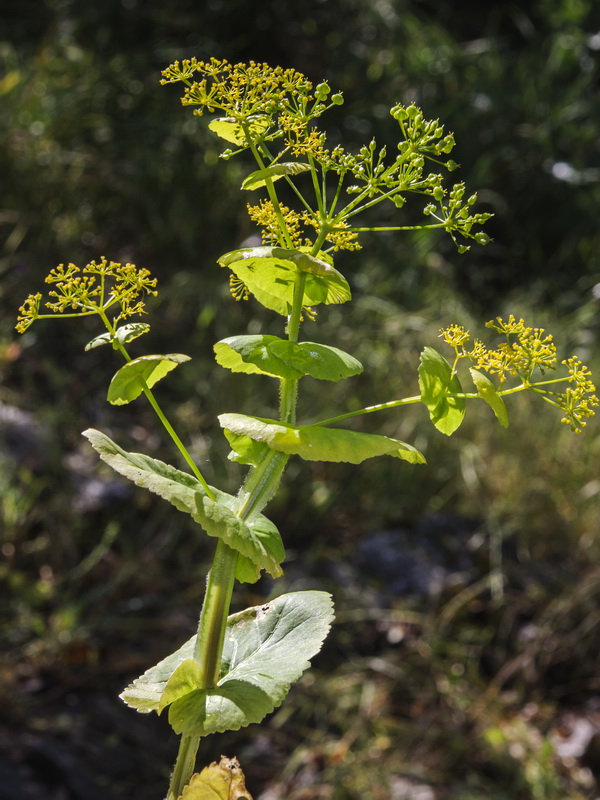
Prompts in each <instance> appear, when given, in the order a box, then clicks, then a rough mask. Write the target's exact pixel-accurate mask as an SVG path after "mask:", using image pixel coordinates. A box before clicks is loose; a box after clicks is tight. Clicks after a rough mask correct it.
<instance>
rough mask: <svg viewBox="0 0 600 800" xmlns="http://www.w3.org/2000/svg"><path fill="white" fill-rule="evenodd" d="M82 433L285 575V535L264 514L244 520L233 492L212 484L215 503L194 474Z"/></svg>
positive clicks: (133, 474) (126, 470) (109, 458)
mask: <svg viewBox="0 0 600 800" xmlns="http://www.w3.org/2000/svg"><path fill="white" fill-rule="evenodd" d="M83 435H84V436H85V437H86V438H87V439H88V440H89V442H90V444H91V445H92V447H93V448H94V450H96V452H97V453H98V454H99V455H100V458H101V459H102V460H103V461H105V462H106V463H107V464H108V465H109V466H111V467H112V468H113V469H114V470H115V472H118V473H119V474H120V475H123V476H124V477H125V478H128V479H129V480H130V481H133V483H135V484H136V486H141V487H143V488H145V489H148V490H149V491H151V492H153V493H154V494H157V495H159V496H160V497H162V498H164V499H165V500H168V501H169V503H171V504H172V505H174V506H175V508H177V509H179V511H183V512H185V513H187V514H189V515H190V516H191V517H192V519H194V521H195V522H197V523H198V524H199V525H200V526H201V527H202V528H203V529H204V530H205V531H206V533H208V535H209V536H215V537H218V538H220V539H223V541H224V542H225V544H227V545H229V547H232V548H233V549H234V550H237V551H238V552H239V553H241V554H242V555H243V556H245V557H246V558H247V559H249V560H250V561H251V562H252V563H253V564H254V565H255V567H256V568H257V569H258V571H260V570H262V569H264V570H266V571H267V572H268V573H269V574H270V575H272V576H273V577H274V578H277V577H279V576H280V575H282V574H283V573H282V569H281V566H280V564H281V562H282V561H283V559H284V558H285V551H284V549H283V543H282V541H281V536H280V535H279V531H278V530H277V528H276V527H275V525H274V524H273V523H272V522H271V521H270V520H268V519H267V518H266V517H264V516H263V515H262V514H259V515H258V516H257V517H255V518H254V519H253V520H252V521H251V522H244V521H243V520H241V519H240V518H239V517H237V516H236V514H235V512H234V511H233V508H234V505H235V502H236V499H235V497H233V496H232V495H230V494H226V493H225V492H221V491H219V490H218V489H215V488H214V487H211V491H212V493H213V494H214V496H215V498H216V502H215V500H212V499H211V498H210V497H208V495H207V494H206V492H205V490H204V488H203V486H202V484H201V483H200V482H199V481H198V480H196V478H194V476H193V475H189V474H188V473H187V472H181V471H180V470H178V469H175V467H171V466H169V465H168V464H165V463H163V462H162V461H159V460H158V459H155V458H150V456H146V455H143V454H142V453H128V452H126V451H125V450H123V449H122V448H121V447H119V445H118V444H116V443H115V442H113V441H112V440H111V439H109V437H108V436H106V435H105V434H103V433H101V432H100V431H95V430H92V429H90V430H87V431H84V434H83ZM257 577H258V576H257Z"/></svg>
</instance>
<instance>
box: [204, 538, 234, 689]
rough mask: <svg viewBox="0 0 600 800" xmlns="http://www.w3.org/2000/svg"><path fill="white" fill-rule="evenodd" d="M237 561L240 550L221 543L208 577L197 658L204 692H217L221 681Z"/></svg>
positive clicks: (221, 541) (219, 542) (220, 540)
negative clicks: (218, 683) (206, 690)
mask: <svg viewBox="0 0 600 800" xmlns="http://www.w3.org/2000/svg"><path fill="white" fill-rule="evenodd" d="M237 558H238V554H237V550H232V548H231V547H229V546H228V545H226V544H225V542H223V540H222V539H219V541H218V542H217V549H216V551H215V556H214V559H213V563H212V566H211V568H210V572H209V573H208V579H207V582H206V594H205V595H204V602H203V604H202V613H201V614H200V621H199V623H198V637H197V639H196V647H195V648H194V658H195V659H196V661H197V662H198V663H199V664H200V676H201V677H200V685H201V687H202V688H204V689H212V688H214V687H215V686H216V685H217V681H218V680H219V671H220V669H221V655H222V653H223V641H224V639H225V628H226V626H227V616H228V614H229V606H230V603H231V594H232V592H233V584H234V581H235V567H236V564H237Z"/></svg>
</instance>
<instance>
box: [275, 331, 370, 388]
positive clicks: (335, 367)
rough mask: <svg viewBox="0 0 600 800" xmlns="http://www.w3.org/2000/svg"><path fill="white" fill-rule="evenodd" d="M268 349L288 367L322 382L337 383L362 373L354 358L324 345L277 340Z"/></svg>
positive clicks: (361, 367)
mask: <svg viewBox="0 0 600 800" xmlns="http://www.w3.org/2000/svg"><path fill="white" fill-rule="evenodd" d="M269 349H270V350H271V352H272V353H273V354H274V355H275V356H277V357H278V358H279V359H281V361H283V362H285V363H286V364H287V365H288V366H291V367H295V368H296V369H297V370H298V371H301V372H302V373H303V374H304V375H309V376H310V377H311V378H317V379H318V380H322V381H339V380H342V379H343V378H351V377H352V376H353V375H359V374H360V373H361V372H362V371H363V366H362V364H361V363H360V361H358V360H357V359H356V358H354V356H351V355H349V354H348V353H345V352H344V351H343V350H339V349H338V348H337V347H331V346H330V345H326V344H317V343H316V342H300V343H299V344H294V343H293V342H288V341H287V340H285V339H277V340H276V341H275V342H273V343H272V344H271V345H270V348H269Z"/></svg>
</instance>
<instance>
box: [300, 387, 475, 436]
mask: <svg viewBox="0 0 600 800" xmlns="http://www.w3.org/2000/svg"><path fill="white" fill-rule="evenodd" d="M475 397H477V395H475ZM420 400H421V395H420V394H417V395H415V396H414V397H404V398H402V400H390V401H389V402H388V403H378V404H377V405H376V406H367V407H366V408H359V409H358V411H349V412H348V413H347V414H340V415H339V416H338V417H331V418H330V419H324V420H321V421H320V422H313V423H312V424H313V425H314V426H318V427H319V428H323V427H325V426H326V425H333V424H334V423H335V422H343V420H345V419H351V418H352V417H360V416H361V415H362V414H372V413H373V412H374V411H385V410H386V409H388V408H397V407H398V406H409V405H411V404H412V403H419V402H420Z"/></svg>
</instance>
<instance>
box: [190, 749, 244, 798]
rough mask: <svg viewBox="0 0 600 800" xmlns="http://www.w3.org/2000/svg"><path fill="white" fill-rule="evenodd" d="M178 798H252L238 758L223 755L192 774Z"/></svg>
mask: <svg viewBox="0 0 600 800" xmlns="http://www.w3.org/2000/svg"><path fill="white" fill-rule="evenodd" d="M178 800H252V797H251V796H250V793H249V792H248V790H247V789H246V782H245V778H244V773H243V772H242V769H241V767H240V764H239V761H238V760H237V758H226V757H225V756H221V760H220V761H219V763H218V764H217V762H216V761H213V763H212V764H211V765H210V766H208V767H204V769H203V770H202V772H197V773H196V774H195V775H192V777H191V779H190V782H189V783H188V785H187V786H186V787H185V789H184V790H183V793H182V794H181V795H180V796H179V798H178Z"/></svg>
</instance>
